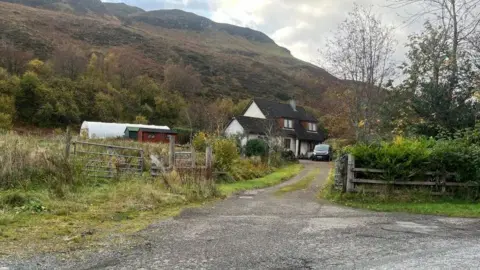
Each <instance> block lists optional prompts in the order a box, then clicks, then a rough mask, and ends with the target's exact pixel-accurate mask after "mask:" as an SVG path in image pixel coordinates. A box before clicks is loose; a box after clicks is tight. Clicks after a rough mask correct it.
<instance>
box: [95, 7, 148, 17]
mask: <svg viewBox="0 0 480 270" xmlns="http://www.w3.org/2000/svg"><path fill="white" fill-rule="evenodd" d="M103 5H104V6H105V8H106V9H107V12H108V14H110V15H113V16H115V17H118V18H127V17H128V16H129V15H132V14H135V13H142V12H145V10H143V9H141V8H139V7H134V6H129V5H127V4H125V3H103Z"/></svg>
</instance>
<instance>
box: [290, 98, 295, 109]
mask: <svg viewBox="0 0 480 270" xmlns="http://www.w3.org/2000/svg"><path fill="white" fill-rule="evenodd" d="M290 107H292V109H293V111H295V112H296V111H297V102H295V99H291V100H290Z"/></svg>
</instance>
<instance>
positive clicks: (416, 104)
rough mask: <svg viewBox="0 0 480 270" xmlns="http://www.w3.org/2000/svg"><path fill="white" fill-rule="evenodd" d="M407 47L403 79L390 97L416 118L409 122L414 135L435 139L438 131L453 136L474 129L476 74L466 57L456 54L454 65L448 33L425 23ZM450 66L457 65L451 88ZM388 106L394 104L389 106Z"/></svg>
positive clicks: (411, 37) (461, 53) (410, 115)
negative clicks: (459, 131) (463, 129)
mask: <svg viewBox="0 0 480 270" xmlns="http://www.w3.org/2000/svg"><path fill="white" fill-rule="evenodd" d="M408 47H409V52H408V53H407V59H406V61H405V62H404V63H403V65H402V69H403V73H404V75H405V76H406V79H405V80H404V82H403V83H402V84H401V85H400V86H399V87H397V88H396V89H395V92H397V93H395V94H393V95H395V96H396V97H397V98H398V99H399V100H403V101H404V102H403V103H402V104H401V105H400V106H398V107H401V108H402V109H401V111H402V112H403V113H404V116H409V117H407V119H408V118H410V119H411V118H412V116H413V117H414V118H415V119H416V121H415V122H414V123H412V126H413V127H414V128H415V132H416V133H419V134H423V135H428V136H435V135H436V134H438V133H439V132H444V131H447V132H451V133H453V132H454V131H455V130H457V129H462V128H466V127H473V126H474V125H475V115H476V112H475V109H476V106H475V104H474V103H475V102H474V100H473V99H472V97H473V95H474V90H475V87H476V85H475V80H474V77H475V76H476V74H475V73H476V72H475V71H474V70H473V65H472V62H471V60H470V59H469V57H467V56H466V55H465V54H464V53H463V52H459V53H458V56H459V57H458V60H457V64H454V63H453V62H452V59H451V58H450V55H451V47H450V42H449V37H448V32H447V31H446V30H445V29H444V27H443V26H442V25H439V26H434V25H432V24H431V23H430V22H427V23H426V24H425V29H424V31H423V32H421V33H419V34H414V35H412V36H410V42H409V44H408ZM452 65H457V66H458V70H457V71H456V75H455V76H456V79H455V87H454V88H452V81H451V80H452ZM402 96H403V98H402ZM388 107H390V108H393V107H395V105H394V104H392V103H391V104H390V106H388ZM399 109H400V108H399ZM396 119H399V116H398V115H397V116H396Z"/></svg>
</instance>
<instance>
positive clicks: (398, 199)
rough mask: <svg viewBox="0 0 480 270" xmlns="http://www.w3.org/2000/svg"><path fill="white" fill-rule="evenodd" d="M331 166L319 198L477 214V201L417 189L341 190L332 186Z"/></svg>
mask: <svg viewBox="0 0 480 270" xmlns="http://www.w3.org/2000/svg"><path fill="white" fill-rule="evenodd" d="M334 175H335V174H334V169H332V170H330V174H329V176H328V180H327V183H326V184H325V186H324V187H323V189H322V190H321V191H320V193H319V195H318V196H319V198H321V199H326V200H329V201H332V202H335V203H338V204H342V205H345V206H349V207H354V208H363V209H368V210H372V211H380V212H405V213H413V214H424V215H439V216H450V217H480V203H478V202H472V201H459V200H454V199H450V198H442V197H435V196H434V195H431V194H429V193H428V192H425V191H421V190H417V191H415V190H410V191H408V193H407V192H405V191H403V192H396V193H394V194H388V195H387V194H380V193H341V192H340V191H338V190H335V189H334V188H333V187H334Z"/></svg>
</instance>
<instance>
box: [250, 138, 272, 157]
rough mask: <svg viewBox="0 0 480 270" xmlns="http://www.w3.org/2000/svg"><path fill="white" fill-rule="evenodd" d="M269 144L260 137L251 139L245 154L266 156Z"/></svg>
mask: <svg viewBox="0 0 480 270" xmlns="http://www.w3.org/2000/svg"><path fill="white" fill-rule="evenodd" d="M267 151H268V146H267V144H266V143H265V141H263V140H260V139H255V140H249V141H248V142H247V145H246V146H245V154H246V155H247V156H248V157H251V156H266V155H267Z"/></svg>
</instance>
